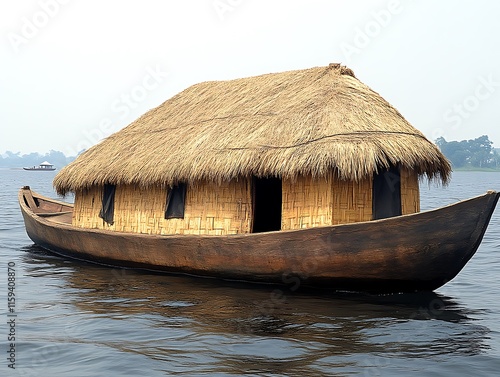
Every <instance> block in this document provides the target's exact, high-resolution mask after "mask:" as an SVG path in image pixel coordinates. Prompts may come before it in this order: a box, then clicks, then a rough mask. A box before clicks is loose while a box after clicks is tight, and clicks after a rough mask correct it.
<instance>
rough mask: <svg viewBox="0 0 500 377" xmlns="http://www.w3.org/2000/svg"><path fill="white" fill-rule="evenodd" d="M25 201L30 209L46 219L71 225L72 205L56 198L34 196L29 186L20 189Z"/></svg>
mask: <svg viewBox="0 0 500 377" xmlns="http://www.w3.org/2000/svg"><path fill="white" fill-rule="evenodd" d="M22 193H23V198H24V201H25V203H26V204H27V205H28V206H29V207H30V209H31V210H32V211H33V212H34V213H35V214H37V215H38V216H40V217H43V218H44V219H46V220H49V221H52V222H56V223H63V224H69V225H71V222H72V217H73V206H72V205H71V204H68V203H63V202H59V201H57V200H51V201H49V200H45V198H43V197H41V196H36V195H35V196H34V195H33V193H32V191H31V190H30V188H29V187H24V188H23V189H22Z"/></svg>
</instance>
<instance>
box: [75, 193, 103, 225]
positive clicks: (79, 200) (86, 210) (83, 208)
mask: <svg viewBox="0 0 500 377" xmlns="http://www.w3.org/2000/svg"><path fill="white" fill-rule="evenodd" d="M74 205H75V208H74V210H73V221H72V222H73V225H75V226H78V227H82V228H98V229H104V228H105V223H104V221H103V220H102V219H101V218H100V217H99V211H100V210H101V206H102V187H94V188H92V189H86V190H82V191H77V192H76V193H75V204H74Z"/></svg>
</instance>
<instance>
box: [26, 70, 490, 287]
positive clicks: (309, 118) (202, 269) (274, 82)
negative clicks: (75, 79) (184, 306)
mask: <svg viewBox="0 0 500 377" xmlns="http://www.w3.org/2000/svg"><path fill="white" fill-rule="evenodd" d="M450 174H451V166H450V163H449V162H448V160H447V159H446V158H445V156H444V155H443V154H442V153H441V152H440V150H439V149H438V148H437V147H436V145H435V144H434V143H432V142H431V141H429V140H428V139H427V138H426V137H425V136H424V135H423V134H422V133H421V132H420V131H418V130H417V129H415V128H414V127H413V126H411V125H410V124H409V123H408V122H407V121H406V119H405V118H404V117H403V116H402V115H401V114H400V113H399V112H398V111H397V110H396V109H395V108H394V107H393V106H391V105H390V104H389V103H388V102H387V101H385V100H384V99H383V98H382V97H381V96H380V95H379V94H378V93H376V92H375V91H373V90H372V89H370V88H369V87H368V86H366V85H365V84H363V83H362V82H361V81H359V80H358V79H357V78H356V77H355V75H354V73H353V71H352V70H351V69H349V68H347V67H345V66H341V65H340V64H330V65H329V66H326V67H316V68H310V69H304V70H297V71H288V72H282V73H274V74H266V75H261V76H256V77H250V78H242V79H236V80H230V81H211V82H204V83H200V84H196V85H193V86H191V87H189V88H187V89H186V90H184V91H182V92H181V93H179V94H177V95H175V96H174V97H172V98H170V99H168V100H167V101H165V102H164V103H162V104H161V105H159V106H158V107H156V108H154V109H152V110H150V111H148V112H146V113H145V114H144V115H142V116H141V117H139V118H138V119H137V120H136V121H134V122H132V123H131V124H130V125H129V126H127V127H125V128H124V129H122V130H120V131H118V132H117V133H115V134H113V135H111V136H109V137H108V138H107V139H105V140H104V141H102V142H101V143H99V144H97V145H95V146H94V147H92V148H90V149H88V150H87V151H86V152H84V153H82V154H81V155H80V156H79V157H78V158H77V159H76V160H75V161H74V162H72V163H70V164H69V165H67V166H66V167H64V168H63V169H61V171H60V172H59V173H58V174H57V176H56V177H55V179H54V187H55V189H56V191H57V192H58V193H59V194H61V195H65V194H67V193H69V192H71V193H74V195H75V197H74V198H75V200H74V204H73V205H70V204H67V203H64V202H60V201H57V200H53V199H49V198H46V197H43V196H41V195H39V194H37V193H36V192H33V191H31V189H30V188H29V187H24V188H22V189H21V190H20V192H19V202H20V206H21V210H22V213H23V216H24V220H25V224H26V230H27V233H28V235H29V236H30V238H31V239H32V240H33V241H34V242H35V243H36V244H38V245H40V246H42V247H44V248H46V249H48V250H51V251H52V252H54V253H57V254H60V255H63V256H67V257H72V258H75V259H81V260H86V261H91V262H96V263H101V264H106V265H112V266H123V267H134V268H141V269H148V270H155V271H163V272H172V273H186V274H193V275H200V276H210V277H219V278H223V279H234V280H247V281H256V282H266V283H275V284H285V285H286V284H289V283H290V282H291V281H295V282H297V281H299V282H300V284H301V285H304V286H310V287H318V288H324V289H328V290H360V291H375V292H406V291H419V290H434V289H436V288H438V287H440V286H441V285H443V284H444V283H446V282H447V281H449V280H451V279H453V278H454V277H455V276H456V275H457V274H458V272H459V271H460V270H461V269H462V268H463V267H464V265H465V264H466V263H467V261H468V260H469V259H470V258H471V257H472V256H473V255H474V253H475V252H476V250H477V248H478V247H479V244H480V242H481V240H482V237H483V235H484V232H485V230H486V227H487V225H488V223H489V220H490V217H491V215H492V213H493V210H494V208H495V205H496V203H497V200H498V196H499V194H498V193H496V192H493V191H488V192H487V193H486V194H484V195H482V196H479V197H476V198H472V199H469V200H466V201H462V202H459V203H456V204H454V205H451V206H447V207H443V208H439V209H435V210H432V211H426V212H420V193H419V180H420V179H428V180H434V181H438V182H441V183H442V184H446V183H447V182H448V180H449V179H450Z"/></svg>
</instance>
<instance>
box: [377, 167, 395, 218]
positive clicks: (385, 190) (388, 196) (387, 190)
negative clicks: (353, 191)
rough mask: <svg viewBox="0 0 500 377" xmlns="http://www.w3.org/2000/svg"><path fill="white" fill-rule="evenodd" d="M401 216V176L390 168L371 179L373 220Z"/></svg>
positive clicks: (393, 168)
mask: <svg viewBox="0 0 500 377" xmlns="http://www.w3.org/2000/svg"><path fill="white" fill-rule="evenodd" d="M400 215H401V175H400V173H399V168H398V167H396V166H391V167H390V168H389V170H385V171H381V172H379V173H377V174H375V176H374V177H373V219H374V220H377V219H386V218H388V217H394V216H400Z"/></svg>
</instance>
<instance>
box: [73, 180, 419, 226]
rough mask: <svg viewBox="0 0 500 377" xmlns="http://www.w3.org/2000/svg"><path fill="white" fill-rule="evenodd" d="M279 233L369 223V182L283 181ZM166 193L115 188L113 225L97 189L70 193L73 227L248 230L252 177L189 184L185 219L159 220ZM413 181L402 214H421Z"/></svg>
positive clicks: (406, 183) (406, 185)
mask: <svg viewBox="0 0 500 377" xmlns="http://www.w3.org/2000/svg"><path fill="white" fill-rule="evenodd" d="M282 190H283V193H282V230H290V229H304V228H311V227H317V226H325V225H336V224H346V223H352V222H359V221H369V220H371V219H372V179H366V180H363V181H360V182H352V181H342V180H338V179H335V178H334V177H333V174H332V175H330V176H328V177H325V178H318V179H313V178H312V177H310V176H299V177H297V178H296V179H295V180H289V179H284V180H283V182H282ZM166 195H167V191H166V189H162V188H160V187H151V188H149V189H147V190H146V189H140V188H139V187H136V186H131V185H127V186H118V187H117V188H116V193H115V211H114V224H113V225H109V224H107V223H105V222H104V221H103V220H102V219H101V218H100V217H99V211H100V209H101V205H102V188H99V187H96V188H94V189H92V190H85V191H82V192H77V193H76V194H75V210H74V212H73V224H74V225H76V226H79V227H83V228H97V229H110V230H117V231H123V232H133V233H148V234H200V235H201V234H204V235H227V234H240V233H249V232H251V229H252V228H251V227H252V189H251V179H240V180H238V181H236V180H233V181H230V182H225V183H222V184H221V185H215V184H212V183H207V182H201V183H199V184H197V185H196V186H188V188H187V193H186V205H185V214H184V219H168V220H166V219H165V218H164V211H165V203H166ZM419 195H420V193H419V184H418V177H417V175H416V174H413V173H411V172H409V171H406V170H402V171H401V207H402V214H403V215H405V214H410V213H415V212H419V211H420V196H419Z"/></svg>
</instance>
